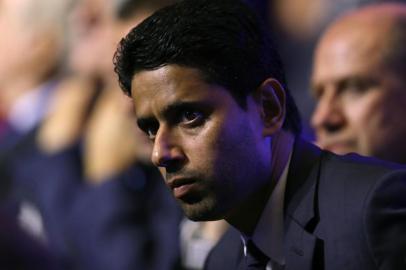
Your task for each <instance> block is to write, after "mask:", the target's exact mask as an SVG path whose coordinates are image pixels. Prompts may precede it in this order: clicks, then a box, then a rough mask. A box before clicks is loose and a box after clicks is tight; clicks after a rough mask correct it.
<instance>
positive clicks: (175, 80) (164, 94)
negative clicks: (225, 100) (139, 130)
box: [131, 65, 227, 116]
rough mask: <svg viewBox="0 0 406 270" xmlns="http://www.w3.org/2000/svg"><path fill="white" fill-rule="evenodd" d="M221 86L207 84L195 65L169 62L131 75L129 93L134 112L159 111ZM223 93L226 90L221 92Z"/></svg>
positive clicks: (205, 96)
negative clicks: (192, 66)
mask: <svg viewBox="0 0 406 270" xmlns="http://www.w3.org/2000/svg"><path fill="white" fill-rule="evenodd" d="M218 89H222V91H223V92H227V91H226V90H224V88H222V87H220V86H216V85H212V84H208V83H207V82H206V81H205V80H204V79H203V76H202V74H201V72H200V71H199V70H197V69H194V68H189V67H181V66H177V65H168V66H164V67H161V68H159V69H156V70H149V71H142V72H139V73H137V74H135V75H134V77H133V80H132V84H131V93H132V97H133V99H134V105H135V111H136V114H137V116H140V115H144V114H159V113H160V110H164V109H165V107H167V106H169V105H171V104H174V103H177V102H196V101H199V100H204V99H207V98H209V97H210V96H213V95H216V93H218V91H216V90H218ZM223 94H225V93H223Z"/></svg>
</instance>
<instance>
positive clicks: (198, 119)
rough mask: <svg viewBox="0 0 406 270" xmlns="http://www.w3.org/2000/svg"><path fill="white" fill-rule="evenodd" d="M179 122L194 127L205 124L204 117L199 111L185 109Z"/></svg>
mask: <svg viewBox="0 0 406 270" xmlns="http://www.w3.org/2000/svg"><path fill="white" fill-rule="evenodd" d="M179 121H180V123H182V124H185V125H189V126H192V127H194V126H198V125H200V124H202V123H203V122H204V115H203V113H202V112H200V111H198V110H194V109H185V110H183V111H182V112H181V114H180V117H179Z"/></svg>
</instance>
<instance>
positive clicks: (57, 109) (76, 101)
mask: <svg viewBox="0 0 406 270" xmlns="http://www.w3.org/2000/svg"><path fill="white" fill-rule="evenodd" d="M93 93H94V87H93V85H92V84H91V83H90V82H88V81H84V80H80V79H77V78H69V79H66V80H65V81H63V82H61V84H60V86H59V88H58V89H57V90H56V91H55V92H54V96H53V97H52V99H51V105H50V111H49V113H48V115H47V117H46V118H45V120H44V122H43V123H42V125H41V127H40V129H39V132H38V136H37V141H38V144H39V146H40V148H41V149H42V150H43V151H45V152H47V153H55V152H58V151H61V150H63V149H65V148H67V147H69V146H71V145H72V144H74V143H75V142H77V141H78V140H79V138H80V137H81V134H82V132H83V126H84V123H85V118H86V113H87V110H88V108H89V104H90V101H91V98H92V96H93Z"/></svg>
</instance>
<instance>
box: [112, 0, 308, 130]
mask: <svg viewBox="0 0 406 270" xmlns="http://www.w3.org/2000/svg"><path fill="white" fill-rule="evenodd" d="M269 32H270V31H268V30H267V28H266V27H265V26H264V23H263V22H262V21H261V20H260V18H259V17H258V16H257V15H256V13H255V12H254V11H253V10H251V9H250V8H249V7H248V6H247V5H245V4H243V3H242V2H240V1H237V0H184V1H181V2H179V3H177V4H174V5H171V6H168V7H165V8H163V9H161V10H158V11H157V12H155V13H154V14H153V15H152V16H150V17H149V18H147V19H146V20H144V21H143V22H142V23H141V24H139V25H138V26H137V27H135V28H133V29H132V30H131V31H130V33H129V34H128V35H127V36H126V37H125V38H123V39H122V40H121V42H120V44H119V47H118V49H117V51H116V53H115V56H114V64H115V71H116V73H117V74H118V78H119V83H120V86H121V88H122V89H123V91H124V92H125V93H126V94H127V95H131V81H132V78H133V76H134V75H135V74H136V73H138V72H140V71H143V70H154V69H157V68H160V67H162V66H165V65H170V64H176V65H181V66H186V67H191V68H196V69H198V70H200V71H201V72H202V75H203V76H204V78H205V80H206V81H207V82H208V83H215V84H218V85H221V86H223V87H225V88H227V90H229V91H230V93H231V95H232V96H233V97H234V98H235V100H236V101H237V102H238V104H239V105H240V106H241V107H243V108H245V107H246V100H247V96H248V95H250V94H251V93H252V92H253V91H254V90H255V89H257V88H258V87H259V86H260V85H261V83H262V82H263V81H264V80H266V79H267V78H269V77H272V78H274V79H276V80H278V81H279V82H280V83H281V84H282V85H283V86H284V87H285V90H286V106H287V108H286V110H287V113H286V120H285V123H284V125H283V127H284V129H286V130H289V131H292V132H293V133H295V134H298V133H300V131H301V122H300V115H299V112H298V109H297V107H296V104H295V103H294V100H293V98H292V97H291V95H290V93H289V91H288V90H287V85H286V81H285V75H284V71H283V66H282V63H281V59H280V56H279V54H278V52H277V51H276V48H275V47H274V45H273V44H272V43H271V38H270V33H269Z"/></svg>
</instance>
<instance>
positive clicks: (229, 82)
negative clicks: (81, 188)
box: [115, 0, 406, 270]
mask: <svg viewBox="0 0 406 270" xmlns="http://www.w3.org/2000/svg"><path fill="white" fill-rule="evenodd" d="M115 65H116V72H117V73H118V75H119V81H120V84H121V86H122V89H123V90H124V92H125V93H126V94H127V95H129V96H131V97H132V98H133V100H134V107H135V112H136V116H137V123H138V125H139V127H140V128H141V129H142V130H143V131H144V132H145V133H146V134H147V135H148V136H149V138H150V140H151V143H152V145H153V152H152V161H153V162H154V163H155V165H156V166H158V167H159V168H160V170H161V173H162V174H163V176H164V177H165V181H166V183H167V185H168V187H169V188H170V189H171V190H172V192H173V195H174V196H175V198H176V199H177V200H178V202H179V203H180V205H181V206H182V208H183V210H184V212H185V214H186V215H187V216H188V217H189V218H190V219H192V220H196V221H202V220H217V219H225V220H226V221H227V222H229V223H230V224H231V225H232V226H233V227H234V228H235V229H236V230H235V229H232V230H230V231H229V232H228V233H227V234H226V235H225V237H224V238H223V239H222V240H220V242H219V245H218V246H217V247H215V248H214V250H213V252H212V254H211V255H210V257H209V259H208V261H207V263H206V268H207V269H273V270H275V269H290V270H294V269H301V270H303V269H354V270H355V269H404V268H405V266H406V262H405V257H406V200H405V199H404V197H405V196H404V194H405V192H406V170H405V169H404V168H403V167H401V166H400V165H396V164H389V163H384V162H382V161H378V160H372V159H366V158H361V157H359V156H348V157H339V156H336V155H334V154H331V153H329V152H322V151H321V150H320V149H318V148H317V147H315V146H313V145H311V144H309V143H307V142H305V141H303V140H302V139H301V138H300V136H299V133H300V120H299V116H298V112H297V109H296V106H295V104H294V101H293V100H292V98H291V96H290V94H289V91H288V90H287V88H286V83H285V81H284V74H283V71H282V67H281V63H280V60H279V57H278V54H277V52H276V50H275V48H274V47H273V45H272V43H271V37H270V36H269V33H267V31H265V27H264V26H262V25H261V23H260V21H259V19H258V17H257V16H256V15H255V14H254V13H253V12H252V11H251V10H250V9H249V8H248V7H247V6H246V5H244V4H242V3H240V2H238V1H235V0H224V1H216V0H195V1H188V0H186V1H183V2H181V3H179V4H176V5H173V6H170V7H168V8H164V9H162V10H160V11H158V12H156V13H154V14H153V15H152V16H151V17H149V18H148V19H146V20H145V21H144V22H143V23H141V24H140V25H138V26H137V27H136V28H134V29H133V30H132V31H131V32H130V33H129V34H128V35H127V36H126V37H125V38H124V39H123V40H122V41H121V43H120V46H119V48H118V50H117V52H116V56H115Z"/></svg>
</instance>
